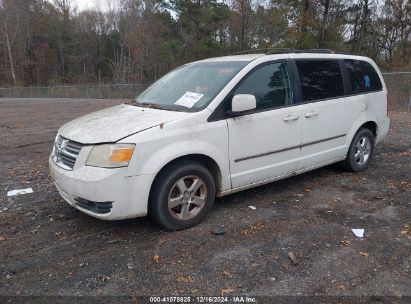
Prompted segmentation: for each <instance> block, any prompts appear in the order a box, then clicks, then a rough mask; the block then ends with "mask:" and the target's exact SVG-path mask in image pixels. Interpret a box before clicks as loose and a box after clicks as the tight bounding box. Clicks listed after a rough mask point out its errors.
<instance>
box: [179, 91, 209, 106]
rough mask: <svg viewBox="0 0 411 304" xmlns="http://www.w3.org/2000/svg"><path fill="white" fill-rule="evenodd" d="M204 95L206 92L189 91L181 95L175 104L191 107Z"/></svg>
mask: <svg viewBox="0 0 411 304" xmlns="http://www.w3.org/2000/svg"><path fill="white" fill-rule="evenodd" d="M203 96H204V94H200V93H193V92H189V91H187V92H186V93H185V94H184V95H183V96H181V97H180V99H179V100H177V101H176V102H175V104H176V105H178V106H183V107H186V108H190V109H191V108H192V107H193V106H194V105H195V104H196V103H197V101H199V100H200V99H201V98H202V97H203Z"/></svg>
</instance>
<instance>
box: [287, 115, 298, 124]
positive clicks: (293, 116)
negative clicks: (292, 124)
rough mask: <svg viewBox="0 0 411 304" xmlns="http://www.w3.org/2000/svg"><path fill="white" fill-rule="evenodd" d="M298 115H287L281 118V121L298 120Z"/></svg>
mask: <svg viewBox="0 0 411 304" xmlns="http://www.w3.org/2000/svg"><path fill="white" fill-rule="evenodd" d="M299 118H300V116H298V115H287V116H286V117H284V118H283V121H285V122H289V121H295V120H298V119H299Z"/></svg>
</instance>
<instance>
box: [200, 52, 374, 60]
mask: <svg viewBox="0 0 411 304" xmlns="http://www.w3.org/2000/svg"><path fill="white" fill-rule="evenodd" d="M261 50H266V49H261ZM252 51H253V50H250V52H252ZM257 51H258V50H257ZM284 54H289V55H293V57H294V58H296V57H297V58H298V57H300V58H301V57H306V56H307V57H312V58H319V57H323V58H353V59H354V58H356V59H360V58H361V59H363V60H367V61H368V60H369V58H367V57H364V56H360V55H355V54H348V53H338V52H333V51H330V50H321V49H319V50H311V49H308V50H293V49H274V51H270V49H267V51H266V52H262V53H247V54H238V55H230V56H223V57H214V58H208V59H204V60H200V61H203V62H204V61H206V62H213V61H248V62H250V61H253V60H255V59H258V58H261V57H264V56H268V55H271V56H275V55H284Z"/></svg>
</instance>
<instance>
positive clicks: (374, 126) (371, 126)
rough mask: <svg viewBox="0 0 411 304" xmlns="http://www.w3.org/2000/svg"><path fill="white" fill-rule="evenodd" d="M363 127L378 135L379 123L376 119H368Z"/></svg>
mask: <svg viewBox="0 0 411 304" xmlns="http://www.w3.org/2000/svg"><path fill="white" fill-rule="evenodd" d="M361 128H365V129H368V130H370V131H371V132H372V134H374V137H376V136H377V124H376V123H375V122H374V121H368V122H366V123H365V124H363V125H362V126H361Z"/></svg>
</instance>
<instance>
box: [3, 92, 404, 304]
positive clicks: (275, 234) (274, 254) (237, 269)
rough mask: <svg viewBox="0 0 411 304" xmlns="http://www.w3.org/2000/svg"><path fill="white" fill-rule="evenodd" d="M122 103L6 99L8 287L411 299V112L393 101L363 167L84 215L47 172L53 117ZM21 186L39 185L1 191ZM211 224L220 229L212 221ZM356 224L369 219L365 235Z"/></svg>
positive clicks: (13, 290)
mask: <svg viewBox="0 0 411 304" xmlns="http://www.w3.org/2000/svg"><path fill="white" fill-rule="evenodd" d="M118 103H121V101H108V100H72V99H71V100H70V99H61V100H53V99H33V100H30V99H26V100H24V99H19V100H13V99H8V100H6V99H3V100H0V295H2V296H3V297H4V296H7V297H12V298H11V299H13V296H16V295H20V296H46V295H47V296H56V295H58V296H95V295H101V296H104V295H106V296H119V295H122V296H124V295H140V296H141V295H146V296H153V295H157V296H158V295H163V296H164V295H165V296H171V295H174V296H175V295H180V296H182V295H191V296H200V295H207V296H221V295H228V296H233V295H250V296H264V297H267V296H270V297H274V298H269V299H275V297H276V296H331V297H339V296H356V297H357V296H367V297H369V296H373V298H369V299H371V300H372V299H374V300H375V299H377V302H375V303H382V302H378V301H379V300H378V299H382V298H384V297H389V298H388V299H389V301H391V302H396V301H400V302H401V301H402V302H404V303H405V302H407V303H410V302H411V298H410V297H411V279H410V265H411V255H410V252H411V233H410V231H411V229H410V226H409V225H411V209H410V206H411V202H410V193H411V114H407V113H399V112H393V113H391V114H390V116H391V119H392V125H391V130H390V133H389V137H388V138H387V139H386V141H385V142H383V143H382V144H381V145H380V146H378V147H377V149H376V154H375V156H374V158H373V160H372V163H371V166H370V168H369V169H368V170H367V171H366V172H362V173H356V174H354V173H350V172H345V171H344V170H342V169H340V167H339V166H338V165H332V166H328V167H325V168H322V169H319V170H315V171H312V172H309V173H306V174H303V175H299V176H296V177H293V178H289V179H286V180H283V181H279V182H275V183H272V184H269V185H266V186H262V187H258V188H255V189H252V190H248V191H244V192H241V193H238V194H234V195H230V196H227V197H224V198H220V199H217V201H216V203H215V204H214V207H213V210H212V212H211V214H210V216H209V217H208V218H207V220H206V221H205V222H204V223H202V224H201V225H199V226H197V227H194V228H192V229H188V230H184V231H179V232H165V231H163V230H162V229H161V228H159V227H157V226H156V225H154V224H153V223H152V222H151V221H150V220H149V219H147V218H142V219H133V220H126V221H118V222H103V221H100V220H97V219H93V218H91V217H89V216H86V215H84V214H82V213H80V212H78V211H76V210H75V209H73V208H72V207H70V206H69V205H68V204H66V203H65V202H64V201H63V199H62V198H60V196H59V195H58V193H57V191H56V189H55V188H54V186H53V184H52V181H51V179H50V176H49V171H48V165H47V161H48V155H49V153H50V151H51V149H52V143H53V140H54V137H55V135H56V132H57V129H58V127H59V126H61V125H62V124H63V123H65V122H66V121H69V120H71V119H73V118H75V117H78V116H80V115H82V114H86V113H89V112H92V111H94V110H97V109H100V108H104V107H108V106H111V105H114V104H118ZM27 187H32V188H33V190H34V193H33V194H27V195H21V196H17V197H12V198H8V197H7V196H6V192H7V190H14V189H19V188H27ZM249 206H255V207H256V209H255V210H253V209H251V208H249ZM216 227H223V228H224V229H225V234H224V235H221V236H217V235H214V234H212V233H211V231H212V230H213V229H215V228H216ZM352 228H363V229H365V235H364V238H363V239H360V238H357V237H356V236H355V235H354V234H353V233H352V231H351V229H352ZM290 252H292V253H293V254H294V256H295V257H296V258H297V260H296V263H293V261H292V260H291V259H290V257H289V253H290ZM0 299H1V298H0ZM8 299H10V298H8ZM14 299H16V298H14ZM349 299H353V298H349ZM408 301H410V302H408ZM0 302H1V300H0Z"/></svg>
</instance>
